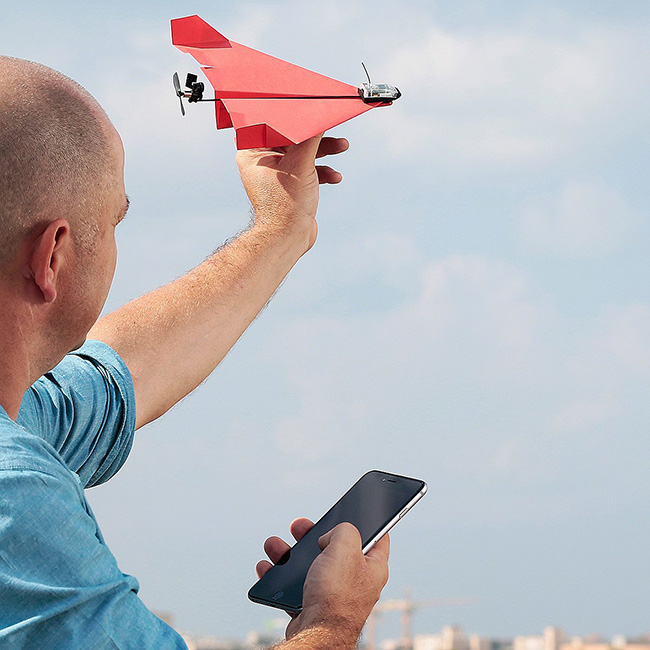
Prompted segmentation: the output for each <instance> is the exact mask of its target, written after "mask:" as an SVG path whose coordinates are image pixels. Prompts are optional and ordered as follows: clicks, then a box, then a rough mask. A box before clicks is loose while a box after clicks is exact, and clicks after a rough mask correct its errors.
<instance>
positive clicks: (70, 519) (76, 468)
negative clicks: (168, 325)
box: [0, 341, 187, 650]
mask: <svg viewBox="0 0 650 650" xmlns="http://www.w3.org/2000/svg"><path fill="white" fill-rule="evenodd" d="M134 429H135V395H134V392H133V382H132V380H131V375H130V373H129V371H128V369H127V367H126V365H125V364H124V362H123V361H122V359H121V358H120V357H119V356H118V355H117V353H115V352H114V351H113V350H112V349H111V348H110V347H108V346H107V345H105V344H104V343H100V342H99V341H89V342H87V343H86V344H85V345H84V346H83V347H82V348H80V349H79V350H77V351H75V352H74V353H71V354H69V355H67V356H66V358H65V359H64V360H63V361H62V362H61V363H60V364H59V365H58V366H57V367H56V368H55V369H54V370H52V372H49V373H47V374H46V375H45V376H43V377H41V378H40V379H39V380H38V381H37V382H36V383H35V384H34V385H33V386H32V387H31V388H30V389H29V391H28V392H27V393H26V394H25V396H24V398H23V401H22V404H21V407H20V413H19V415H18V418H17V421H16V422H14V421H13V420H11V419H10V418H9V416H8V415H7V413H6V412H5V411H4V409H2V407H0V647H1V648H3V649H4V648H21V649H23V648H38V649H41V648H47V649H48V650H49V649H55V648H71V649H77V648H79V649H84V648H93V649H104V648H106V649H109V648H110V649H116V648H119V649H122V648H129V649H131V648H137V649H138V650H146V649H148V648H151V649H154V648H155V649H157V650H164V649H167V648H182V649H186V648H187V646H186V645H185V643H184V641H183V639H182V638H181V637H180V635H178V634H177V633H176V632H175V631H174V630H173V629H172V628H170V627H169V626H168V625H167V624H166V623H164V622H163V621H161V620H160V619H159V618H157V617H156V616H154V615H153V614H152V613H151V612H150V611H149V610H148V609H147V608H146V607H145V605H144V603H143V602H142V601H141V600H140V599H139V598H138V596H137V593H138V588H139V586H138V581H137V580H136V579H135V578H133V577H132V576H129V575H126V574H124V573H122V572H121V571H120V570H119V568H118V566H117V562H116V560H115V558H114V557H113V554H112V553H111V552H110V550H109V549H108V547H107V546H106V543H105V541H104V538H103V537H102V533H101V531H100V530H99V526H98V525H97V521H96V520H95V517H94V515H93V513H92V510H91V509H90V506H89V505H88V502H87V501H86V498H85V496H84V492H83V490H84V488H87V487H91V486H93V485H99V484H100V483H104V482H105V481H108V479H110V478H111V477H112V476H113V475H114V474H115V473H116V472H117V471H118V470H119V469H120V467H121V466H122V465H123V463H124V461H125V460H126V457H127V456H128V454H129V451H130V449H131V445H132V442H133V434H134Z"/></svg>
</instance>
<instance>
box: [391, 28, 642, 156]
mask: <svg viewBox="0 0 650 650" xmlns="http://www.w3.org/2000/svg"><path fill="white" fill-rule="evenodd" d="M425 24H426V23H425ZM421 29H422V28H421V27H420V30H419V31H420V33H421ZM638 40H639V37H638V35H632V36H631V35H630V34H629V33H628V32H625V31H617V30H616V29H615V28H612V29H605V28H601V27H593V26H592V27H589V28H580V29H577V30H576V31H575V32H572V33H571V34H570V35H567V32H564V33H562V34H561V35H557V34H554V33H532V32H530V31H527V30H522V29H521V28H519V29H517V30H516V31H512V32H505V31H500V32H496V31H485V32H483V33H463V32H460V31H453V32H452V31H450V30H445V29H443V28H441V27H439V26H431V27H429V28H428V29H427V30H426V32H425V33H423V34H422V33H421V35H420V36H419V38H418V36H414V37H413V38H412V39H411V40H409V41H407V42H406V44H405V45H404V46H403V47H402V48H401V49H398V50H396V51H394V54H393V56H392V58H391V62H390V65H389V66H388V73H389V74H388V75H387V76H388V78H389V79H390V80H391V83H395V84H397V85H398V86H399V87H400V89H401V90H402V91H403V92H404V98H402V99H400V100H399V102H398V103H397V104H396V105H395V107H394V108H393V109H391V116H390V128H389V129H387V133H389V134H390V137H389V142H390V145H391V151H392V152H393V153H396V154H399V153H405V152H408V155H409V156H412V155H413V153H414V151H420V152H421V153H427V154H431V152H435V155H436V156H438V157H441V156H444V158H445V159H447V160H448V161H449V162H450V163H465V164H467V163H472V162H501V163H518V162H522V161H531V162H535V161H543V160H548V159H551V158H555V157H557V156H559V155H565V154H566V153H567V152H571V151H573V150H574V149H575V148H576V147H579V146H583V145H584V143H585V142H587V141H592V142H595V141H597V140H598V139H602V137H603V133H602V131H601V130H600V129H599V125H602V124H603V123H604V122H605V121H607V120H609V124H608V126H609V128H610V129H611V127H612V126H615V129H616V130H620V129H623V130H625V129H629V124H628V123H626V119H625V117H624V115H626V114H629V113H630V112H634V111H637V112H639V113H640V114H642V111H639V110H638V101H637V94H638V88H637V87H638V83H639V81H640V79H639V78H637V79H635V78H634V77H635V76H636V77H639V68H638V66H636V65H635V63H636V61H637V57H638V52H637V49H636V42H637V41H638ZM632 71H637V73H636V75H635V73H634V72H632ZM385 119H386V120H388V119H389V118H385ZM643 119H645V118H643ZM383 126H385V125H383ZM607 137H611V132H610V133H607V134H606V135H605V138H607Z"/></svg>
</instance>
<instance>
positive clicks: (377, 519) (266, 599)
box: [248, 471, 426, 612]
mask: <svg viewBox="0 0 650 650" xmlns="http://www.w3.org/2000/svg"><path fill="white" fill-rule="evenodd" d="M425 492H426V483H424V481H420V480H418V479H413V478H407V477H405V476H397V475H395V474H388V473H386V472H378V471H372V472H368V473H367V474H364V475H363V476H362V477H361V478H360V479H359V480H358V481H357V482H356V483H355V484H354V485H353V486H352V487H351V488H350V489H349V490H348V491H347V492H346V493H345V495H343V497H341V499H340V500H339V501H338V502H337V503H336V504H335V505H334V506H333V507H332V508H331V509H330V510H329V511H328V512H327V513H326V514H325V515H324V516H323V517H322V518H321V519H320V520H319V521H318V522H317V523H316V524H315V525H314V527H313V528H312V529H311V530H310V531H309V532H308V533H307V534H306V535H305V536H304V537H303V538H302V539H301V540H300V541H299V542H297V543H296V544H295V545H294V546H293V547H292V548H291V549H290V550H289V551H288V553H286V554H285V556H284V557H283V558H282V559H281V560H280V561H279V562H278V563H277V564H276V565H275V566H274V567H273V568H271V569H270V570H269V571H268V572H267V573H265V574H264V575H263V576H262V577H261V578H260V579H259V580H258V582H256V583H255V584H254V585H253V587H252V588H251V589H250V591H249V592H248V597H249V598H250V599H251V600H253V601H255V602H257V603H262V604H264V605H270V606H272V607H279V608H280V609H284V610H286V611H289V612H298V611H300V610H301V609H302V590H303V585H304V583H305V578H306V576H307V571H309V567H310V566H311V563H312V562H313V561H314V560H315V559H316V557H317V556H318V554H319V553H320V547H319V546H318V538H319V537H321V535H324V534H325V533H327V532H328V531H330V530H331V529H332V528H334V526H336V525H338V524H340V523H342V522H344V521H346V522H349V523H351V524H354V525H355V526H356V527H357V529H358V530H359V532H360V533H361V540H362V548H363V551H364V553H365V552H367V551H368V550H369V549H370V548H371V547H372V546H373V545H374V543H375V542H376V541H377V540H378V539H379V538H380V537H381V536H382V535H383V534H384V533H385V532H386V531H387V530H388V529H389V528H390V527H391V526H392V525H393V524H394V523H396V522H397V521H398V520H399V518H401V516H403V515H404V514H405V513H406V511H407V510H408V509H409V508H410V506H412V505H413V504H414V503H415V502H416V501H417V500H418V499H419V498H420V497H422V496H423V495H424V493H425Z"/></svg>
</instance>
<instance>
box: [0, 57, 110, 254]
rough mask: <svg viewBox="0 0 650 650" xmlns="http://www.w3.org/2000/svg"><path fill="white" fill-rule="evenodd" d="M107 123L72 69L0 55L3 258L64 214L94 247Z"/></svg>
mask: <svg viewBox="0 0 650 650" xmlns="http://www.w3.org/2000/svg"><path fill="white" fill-rule="evenodd" d="M108 128H110V122H109V121H108V118H107V117H106V115H105V114H104V112H103V111H102V109H101V108H100V106H99V104H98V103H97V102H96V101H95V99H94V98H93V97H92V96H91V95H90V94H89V93H87V92H86V91H85V90H84V89H83V88H82V87H81V86H79V85H78V84H77V83H75V82H74V81H72V80H71V79H69V78H68V77H66V76H64V75H62V74H61V73H59V72H56V71H55V70H52V69H51V68H48V67H46V66H43V65H40V64H37V63H32V62H29V61H23V60H21V59H14V58H10V57H0V265H2V264H4V262H6V261H7V260H8V259H10V258H12V257H13V255H14V253H15V252H16V250H17V248H18V247H19V246H20V244H21V242H22V241H23V240H24V238H25V237H27V236H28V235H29V233H30V232H32V231H34V229H36V228H39V227H41V226H42V225H44V224H47V223H48V222H51V221H54V220H55V219H58V218H61V217H63V218H66V219H68V221H69V222H70V226H71V232H72V235H73V237H74V238H75V240H76V241H77V242H78V243H79V245H80V246H81V247H82V248H92V243H93V237H94V232H95V230H96V227H97V226H96V213H97V211H98V210H99V209H100V208H101V204H102V201H103V196H104V194H105V191H106V182H107V181H106V179H107V169H108V168H109V167H110V165H111V162H110V161H111V156H110V141H109V135H108Z"/></svg>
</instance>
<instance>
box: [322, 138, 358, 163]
mask: <svg viewBox="0 0 650 650" xmlns="http://www.w3.org/2000/svg"><path fill="white" fill-rule="evenodd" d="M349 148H350V143H349V142H348V141H347V140H346V139H345V138H323V139H322V140H321V141H320V144H319V145H318V151H317V152H316V158H322V157H323V156H331V155H334V154H337V153H343V152H344V151H347V150H348V149H349Z"/></svg>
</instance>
